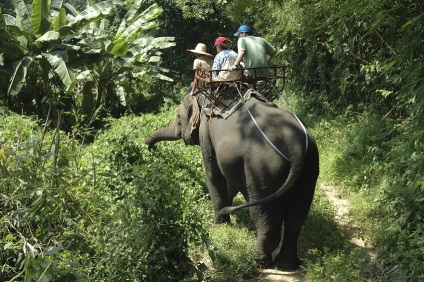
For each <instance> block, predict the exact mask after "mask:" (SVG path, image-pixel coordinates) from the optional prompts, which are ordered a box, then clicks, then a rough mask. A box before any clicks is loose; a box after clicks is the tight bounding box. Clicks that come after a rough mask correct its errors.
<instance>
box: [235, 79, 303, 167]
mask: <svg viewBox="0 0 424 282" xmlns="http://www.w3.org/2000/svg"><path fill="white" fill-rule="evenodd" d="M236 88H237V91H238V93H239V96H240V98H241V100H242V102H243V104H244V106H245V107H246V110H247V112H248V113H249V115H250V118H251V119H252V120H253V122H254V123H255V125H256V127H257V128H258V129H259V131H260V132H261V134H262V135H263V136H264V138H265V139H266V141H267V142H268V143H269V144H270V145H271V147H272V148H274V150H275V151H276V152H277V153H278V154H279V155H280V156H282V157H283V158H284V159H285V160H286V161H288V162H290V160H289V158H288V157H287V156H286V155H284V154H283V153H282V152H281V151H280V150H279V149H278V148H277V147H276V146H275V145H274V144H273V143H272V141H271V140H269V138H268V136H266V134H265V132H263V130H262V129H261V127H260V126H259V124H258V123H257V121H256V119H255V117H254V116H253V115H252V113H251V112H250V110H249V108H248V107H247V105H246V103H245V102H244V99H243V96H242V95H241V92H240V89H239V88H238V87H237V85H236ZM276 90H277V89H276ZM278 96H279V97H280V99H281V100H282V101H283V103H284V105H285V106H286V107H287V108H288V109H289V111H290V113H291V114H292V115H293V116H294V117H295V118H296V120H297V121H298V122H299V124H300V125H301V126H302V129H303V132H305V138H306V141H305V144H306V147H305V155H306V152H307V151H308V146H309V140H308V131H307V130H306V128H305V126H304V125H303V123H302V122H301V121H300V119H299V118H298V117H297V115H296V114H295V113H294V112H293V110H292V109H291V108H290V107H289V106H288V104H287V103H286V101H284V99H283V98H282V97H281V95H280V93H278Z"/></svg>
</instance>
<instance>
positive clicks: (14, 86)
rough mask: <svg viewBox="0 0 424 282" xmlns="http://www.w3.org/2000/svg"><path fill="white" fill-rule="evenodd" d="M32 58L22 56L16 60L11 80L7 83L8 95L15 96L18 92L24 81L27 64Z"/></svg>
mask: <svg viewBox="0 0 424 282" xmlns="http://www.w3.org/2000/svg"><path fill="white" fill-rule="evenodd" d="M32 60H33V58H32V57H30V56H26V57H23V58H22V59H21V60H19V61H18V63H17V64H16V66H15V68H14V70H15V71H14V74H13V76H12V82H11V83H10V85H9V89H8V90H7V94H8V95H10V96H15V95H16V94H18V93H19V91H20V90H21V88H22V86H23V85H24V83H25V78H26V75H27V71H28V66H29V65H30V64H31V62H32Z"/></svg>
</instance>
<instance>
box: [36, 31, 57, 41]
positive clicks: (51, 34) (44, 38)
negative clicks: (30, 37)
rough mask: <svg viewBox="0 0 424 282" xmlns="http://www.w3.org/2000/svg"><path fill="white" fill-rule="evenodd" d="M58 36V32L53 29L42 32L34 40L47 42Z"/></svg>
mask: <svg viewBox="0 0 424 282" xmlns="http://www.w3.org/2000/svg"><path fill="white" fill-rule="evenodd" d="M58 38H59V32H57V31H55V30H51V31H48V32H46V33H45V34H43V36H41V37H40V38H38V39H37V40H36V42H48V41H54V40H57V39H58Z"/></svg>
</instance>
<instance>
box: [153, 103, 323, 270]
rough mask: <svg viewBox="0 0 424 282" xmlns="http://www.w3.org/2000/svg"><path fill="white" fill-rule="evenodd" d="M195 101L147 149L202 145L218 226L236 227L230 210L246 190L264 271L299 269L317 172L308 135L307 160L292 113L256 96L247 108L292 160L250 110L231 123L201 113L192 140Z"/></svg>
mask: <svg viewBox="0 0 424 282" xmlns="http://www.w3.org/2000/svg"><path fill="white" fill-rule="evenodd" d="M194 101H195V99H193V100H192V102H190V101H189V97H188V96H186V97H185V98H184V99H183V101H182V103H181V105H180V106H179V107H178V110H177V117H176V119H175V121H174V123H173V124H171V125H170V126H168V127H165V128H162V129H159V130H156V131H154V132H152V133H151V135H150V136H149V137H148V138H147V139H146V140H145V143H146V144H148V145H149V148H153V146H154V144H155V143H156V142H159V141H165V140H179V139H183V140H184V142H185V144H186V145H200V147H201V150H202V155H203V160H204V163H205V172H206V179H207V185H208V189H209V193H210V196H211V199H212V203H213V208H214V212H215V223H227V222H230V216H229V214H228V212H231V211H232V210H234V209H231V208H228V207H229V206H231V205H232V203H233V198H234V197H235V196H236V194H237V193H238V192H241V193H242V195H243V196H244V198H245V199H246V201H247V202H250V203H252V202H254V203H253V204H251V205H252V206H251V207H250V216H251V219H252V220H253V222H254V224H255V226H256V228H257V236H256V250H257V251H258V253H259V260H258V261H259V263H260V264H261V266H265V267H267V266H271V265H273V263H274V262H275V264H276V266H277V267H279V268H281V269H286V270H293V269H296V268H298V267H299V264H300V261H299V259H298V257H297V240H298V236H299V233H300V230H301V227H302V225H303V223H304V221H305V219H306V216H307V214H308V212H309V208H310V206H311V202H312V198H313V195H314V190H315V184H316V181H317V178H318V174H319V161H318V149H317V146H316V143H315V141H314V139H313V138H312V137H311V136H310V135H309V134H308V143H309V145H308V150H307V152H306V155H305V146H306V145H305V143H306V141H305V139H306V137H305V133H304V131H303V129H302V127H301V126H300V124H299V122H298V121H297V120H296V119H295V118H294V117H293V115H292V114H290V113H288V112H286V111H283V110H281V109H279V108H277V107H275V106H273V105H270V104H265V103H263V102H260V101H258V100H256V98H251V99H250V100H249V101H247V103H246V105H247V106H248V108H249V110H250V111H251V113H252V115H253V116H254V117H255V119H256V121H257V123H258V124H259V126H260V127H261V129H262V131H263V132H264V133H265V134H266V135H267V137H268V138H269V140H271V141H272V142H273V144H274V145H275V146H276V147H277V148H278V149H279V150H280V151H281V152H282V153H283V154H284V155H286V156H287V157H288V158H289V160H290V162H288V161H287V160H285V159H284V158H283V157H281V156H280V155H279V154H278V153H277V152H276V150H275V149H273V148H272V146H271V145H270V144H269V143H268V142H267V141H266V139H265V138H264V137H263V135H262V134H261V133H260V131H259V130H258V128H257V127H256V125H255V124H254V122H253V121H252V119H251V117H250V115H249V114H248V112H247V110H246V108H245V106H244V105H242V106H241V107H240V108H239V109H238V110H237V111H236V112H235V113H234V114H233V115H232V116H230V117H229V118H228V119H227V120H224V119H222V118H218V117H213V118H210V117H207V116H206V115H202V116H201V121H200V126H199V130H198V131H197V130H196V131H194V132H193V134H192V135H191V134H190V122H189V121H190V118H191V113H192V112H193V102H194ZM264 199H265V200H264ZM258 200H261V201H262V202H259V203H258V202H257V201H258ZM255 204H259V205H255ZM225 207H227V209H224V208H225ZM239 207H240V206H239ZM242 207H243V206H242ZM283 222H284V231H282V226H283ZM281 240H283V243H282V247H281V249H280V251H279V252H278V254H277V256H276V258H275V261H273V259H272V253H273V251H274V250H276V249H277V247H278V245H279V243H280V242H281Z"/></svg>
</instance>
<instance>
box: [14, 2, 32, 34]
mask: <svg viewBox="0 0 424 282" xmlns="http://www.w3.org/2000/svg"><path fill="white" fill-rule="evenodd" d="M12 5H13V8H14V9H15V13H16V25H17V26H19V27H21V28H22V29H23V30H25V31H26V33H27V34H29V35H34V30H33V29H32V25H31V21H30V14H29V12H28V9H27V6H26V4H25V2H24V1H23V0H12Z"/></svg>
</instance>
